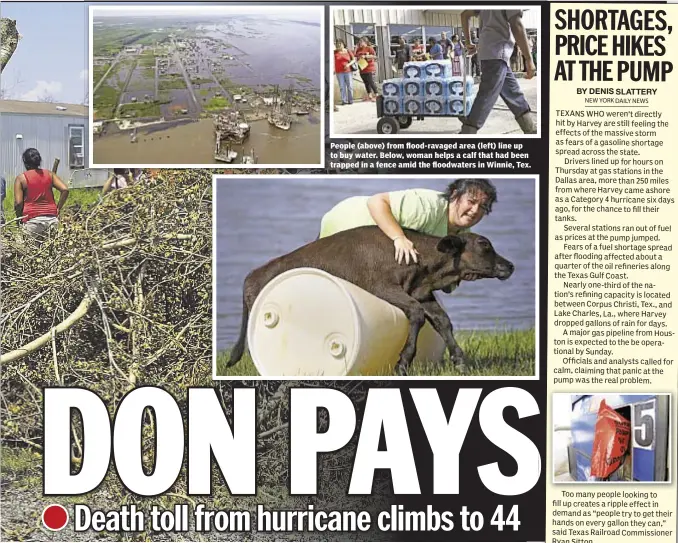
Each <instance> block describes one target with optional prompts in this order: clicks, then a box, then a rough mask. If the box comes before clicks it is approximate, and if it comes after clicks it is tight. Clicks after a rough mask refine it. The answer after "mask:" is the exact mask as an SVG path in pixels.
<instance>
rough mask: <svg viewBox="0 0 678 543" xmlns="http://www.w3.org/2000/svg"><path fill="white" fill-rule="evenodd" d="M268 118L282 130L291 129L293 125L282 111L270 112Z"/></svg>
mask: <svg viewBox="0 0 678 543" xmlns="http://www.w3.org/2000/svg"><path fill="white" fill-rule="evenodd" d="M267 118H268V122H269V124H272V125H273V126H275V127H276V128H280V129H281V130H289V129H290V127H291V126H292V123H291V122H290V119H289V117H288V116H286V115H284V114H281V113H275V112H274V113H269V114H268V117H267Z"/></svg>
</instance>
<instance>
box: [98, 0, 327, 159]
mask: <svg viewBox="0 0 678 543" xmlns="http://www.w3.org/2000/svg"><path fill="white" fill-rule="evenodd" d="M167 6H172V7H179V6H188V7H191V8H192V9H193V10H197V11H209V10H214V9H222V10H223V8H231V9H233V8H241V9H242V8H246V9H248V10H249V9H251V10H252V11H266V10H268V9H270V7H271V6H262V5H261V4H249V3H247V4H235V5H231V4H223V3H222V4H215V5H205V4H198V5H193V4H190V3H183V2H182V3H174V2H168V3H167V4H163V5H154V4H143V3H138V2H130V3H129V4H126V5H121V4H116V5H107V4H103V5H93V4H90V5H89V6H88V7H89V23H88V24H89V36H88V39H89V45H88V51H87V53H88V55H89V62H88V63H87V67H88V70H89V73H88V76H87V77H88V80H89V81H88V92H89V106H88V108H89V124H88V128H89V137H88V145H89V153H88V155H89V159H88V161H87V162H88V164H89V167H90V168H100V169H105V168H109V169H110V168H119V167H125V168H170V169H174V168H192V169H197V168H206V169H210V170H218V169H222V168H224V169H251V168H254V169H266V168H284V169H286V168H294V169H302V168H322V169H324V168H325V155H326V152H325V92H324V90H325V88H324V87H325V6H316V5H313V6H304V5H303V4H290V5H287V4H280V7H281V8H284V7H302V6H303V7H308V9H309V10H310V9H317V10H318V14H319V16H320V80H319V81H320V112H319V115H320V123H319V124H320V163H318V164H228V163H221V162H219V163H215V164H166V163H163V164H148V163H144V164H127V163H124V164H95V163H94V129H93V123H94V93H93V88H94V71H93V64H94V49H93V47H94V37H93V36H94V11H95V10H99V11H111V12H115V11H121V10H130V9H135V8H143V9H145V10H146V9H151V10H162V9H164V8H166V7H167Z"/></svg>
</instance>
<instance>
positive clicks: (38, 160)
mask: <svg viewBox="0 0 678 543" xmlns="http://www.w3.org/2000/svg"><path fill="white" fill-rule="evenodd" d="M21 160H23V161H24V167H25V168H26V169H27V170H36V169H38V168H39V167H40V164H42V157H41V156H40V152H39V151H38V150H37V149H33V147H30V148H29V149H26V150H25V151H24V153H23V155H21Z"/></svg>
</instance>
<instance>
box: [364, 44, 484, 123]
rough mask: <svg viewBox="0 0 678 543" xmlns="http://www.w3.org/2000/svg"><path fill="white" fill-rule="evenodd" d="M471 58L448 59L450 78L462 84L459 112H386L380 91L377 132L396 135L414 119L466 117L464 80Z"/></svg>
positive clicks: (466, 90)
mask: <svg viewBox="0 0 678 543" xmlns="http://www.w3.org/2000/svg"><path fill="white" fill-rule="evenodd" d="M471 56H472V55H460V56H457V57H453V58H452V59H450V60H451V63H452V77H460V78H461V81H462V84H463V94H462V95H461V96H462V99H461V104H462V107H461V110H459V111H454V112H448V111H445V112H444V113H426V112H417V113H411V114H410V113H407V112H404V111H400V110H399V111H397V112H389V111H386V108H385V107H384V96H383V90H382V93H381V94H379V96H377V101H376V104H377V117H378V118H379V121H378V122H377V132H378V133H379V134H386V135H389V134H397V133H398V131H399V130H405V129H407V128H409V127H410V126H411V125H412V122H413V121H414V120H415V119H416V120H417V121H423V120H424V119H425V118H426V117H438V118H440V117H457V118H459V119H460V120H461V119H462V118H463V117H464V116H465V115H468V109H467V108H468V106H467V98H469V97H470V96H469V93H468V89H467V88H466V79H467V77H469V76H470V75H471ZM412 64H415V63H412Z"/></svg>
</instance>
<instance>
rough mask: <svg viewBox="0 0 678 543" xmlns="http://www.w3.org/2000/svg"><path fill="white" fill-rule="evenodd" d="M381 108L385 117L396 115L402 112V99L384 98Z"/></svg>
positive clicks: (394, 97)
mask: <svg viewBox="0 0 678 543" xmlns="http://www.w3.org/2000/svg"><path fill="white" fill-rule="evenodd" d="M382 107H383V108H384V113H386V114H387V115H397V114H398V113H402V111H403V99H402V98H401V97H400V96H385V97H384V101H383V105H382Z"/></svg>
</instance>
